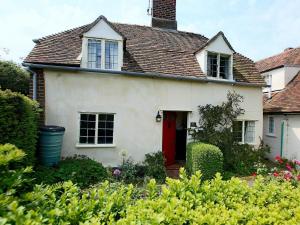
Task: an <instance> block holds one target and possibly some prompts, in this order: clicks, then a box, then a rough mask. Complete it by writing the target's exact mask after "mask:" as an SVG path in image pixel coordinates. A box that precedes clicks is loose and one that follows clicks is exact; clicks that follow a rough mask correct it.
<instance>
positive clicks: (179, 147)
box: [162, 111, 187, 166]
mask: <svg viewBox="0 0 300 225" xmlns="http://www.w3.org/2000/svg"><path fill="white" fill-rule="evenodd" d="M186 139H187V112H181V111H180V112H179V111H164V112H163V137H162V151H163V154H164V157H165V159H166V162H165V164H166V166H169V165H173V164H176V163H183V162H185V160H186Z"/></svg>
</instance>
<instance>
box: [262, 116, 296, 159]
mask: <svg viewBox="0 0 300 225" xmlns="http://www.w3.org/2000/svg"><path fill="white" fill-rule="evenodd" d="M272 116H273V117H274V122H275V135H273V136H272V135H269V134H268V128H269V125H268V117H269V116H268V115H264V124H263V127H264V142H265V144H267V145H269V146H270V147H271V153H270V154H269V158H270V159H274V158H275V156H276V155H280V145H281V122H282V121H284V122H285V123H284V134H283V151H282V153H283V157H285V158H288V159H291V160H292V159H298V160H300V148H299V146H300V115H272Z"/></svg>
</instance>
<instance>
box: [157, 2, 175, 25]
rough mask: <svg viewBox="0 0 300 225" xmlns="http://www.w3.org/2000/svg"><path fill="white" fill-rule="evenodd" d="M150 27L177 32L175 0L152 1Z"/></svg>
mask: <svg viewBox="0 0 300 225" xmlns="http://www.w3.org/2000/svg"><path fill="white" fill-rule="evenodd" d="M152 27H158V28H165V29H173V30H177V21H176V0H153V1H152Z"/></svg>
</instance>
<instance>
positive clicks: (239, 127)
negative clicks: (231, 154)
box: [232, 121, 243, 142]
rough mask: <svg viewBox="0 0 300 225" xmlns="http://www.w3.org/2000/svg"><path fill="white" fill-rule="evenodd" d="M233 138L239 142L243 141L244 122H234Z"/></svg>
mask: <svg viewBox="0 0 300 225" xmlns="http://www.w3.org/2000/svg"><path fill="white" fill-rule="evenodd" d="M232 128H233V137H234V139H235V140H236V141H237V142H242V141H243V121H234V122H233V126H232Z"/></svg>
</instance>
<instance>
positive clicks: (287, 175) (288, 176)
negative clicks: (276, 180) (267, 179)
mask: <svg viewBox="0 0 300 225" xmlns="http://www.w3.org/2000/svg"><path fill="white" fill-rule="evenodd" d="M291 178H292V174H291V173H290V172H288V171H287V172H286V173H285V174H284V179H286V180H287V181H290V180H291Z"/></svg>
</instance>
